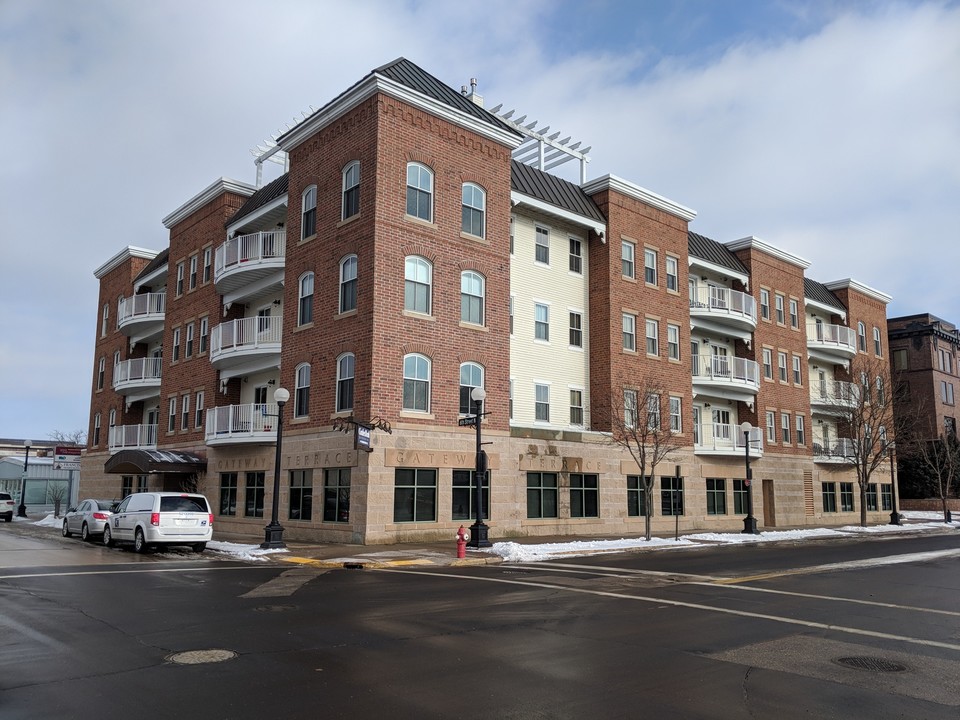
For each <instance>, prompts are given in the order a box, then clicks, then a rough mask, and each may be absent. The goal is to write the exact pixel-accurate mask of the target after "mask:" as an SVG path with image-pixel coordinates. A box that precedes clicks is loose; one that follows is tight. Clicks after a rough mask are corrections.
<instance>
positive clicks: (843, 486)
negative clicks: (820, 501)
mask: <svg viewBox="0 0 960 720" xmlns="http://www.w3.org/2000/svg"><path fill="white" fill-rule="evenodd" d="M840 512H853V483H848V482H842V483H840Z"/></svg>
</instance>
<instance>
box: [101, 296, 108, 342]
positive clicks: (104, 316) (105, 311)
mask: <svg viewBox="0 0 960 720" xmlns="http://www.w3.org/2000/svg"><path fill="white" fill-rule="evenodd" d="M109 319H110V304H109V303H104V304H103V314H102V316H101V319H100V337H106V336H107V321H108V320H109Z"/></svg>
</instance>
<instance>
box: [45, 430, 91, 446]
mask: <svg viewBox="0 0 960 720" xmlns="http://www.w3.org/2000/svg"><path fill="white" fill-rule="evenodd" d="M47 437H49V438H50V439H51V440H53V441H54V442H56V443H58V444H60V445H86V444H87V433H86V431H85V430H74V431H73V432H62V431H61V430H54V431H53V432H51V433H48V434H47Z"/></svg>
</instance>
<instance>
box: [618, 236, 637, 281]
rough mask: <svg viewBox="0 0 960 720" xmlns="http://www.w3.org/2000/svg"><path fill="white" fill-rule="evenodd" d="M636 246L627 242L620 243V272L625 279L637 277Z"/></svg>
mask: <svg viewBox="0 0 960 720" xmlns="http://www.w3.org/2000/svg"><path fill="white" fill-rule="evenodd" d="M635 263H636V246H635V245H634V244H633V243H632V242H627V241H626V240H621V241H620V272H621V274H622V275H623V276H624V277H625V278H633V277H635V273H636V271H635V269H634V268H635Z"/></svg>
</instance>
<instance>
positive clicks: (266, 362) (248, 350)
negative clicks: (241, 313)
mask: <svg viewBox="0 0 960 720" xmlns="http://www.w3.org/2000/svg"><path fill="white" fill-rule="evenodd" d="M281 327H282V322H281V319H280V317H278V316H270V317H256V316H255V317H248V318H240V319H238V320H229V321H227V322H224V323H220V324H219V325H217V326H216V327H215V328H214V329H213V331H212V332H211V333H210V362H211V363H213V366H214V367H216V368H217V369H219V370H223V369H226V368H234V367H239V366H242V365H246V366H249V368H250V370H251V371H252V370H253V369H255V368H260V369H266V368H267V367H274V366H277V364H278V363H279V362H280V336H281Z"/></svg>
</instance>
